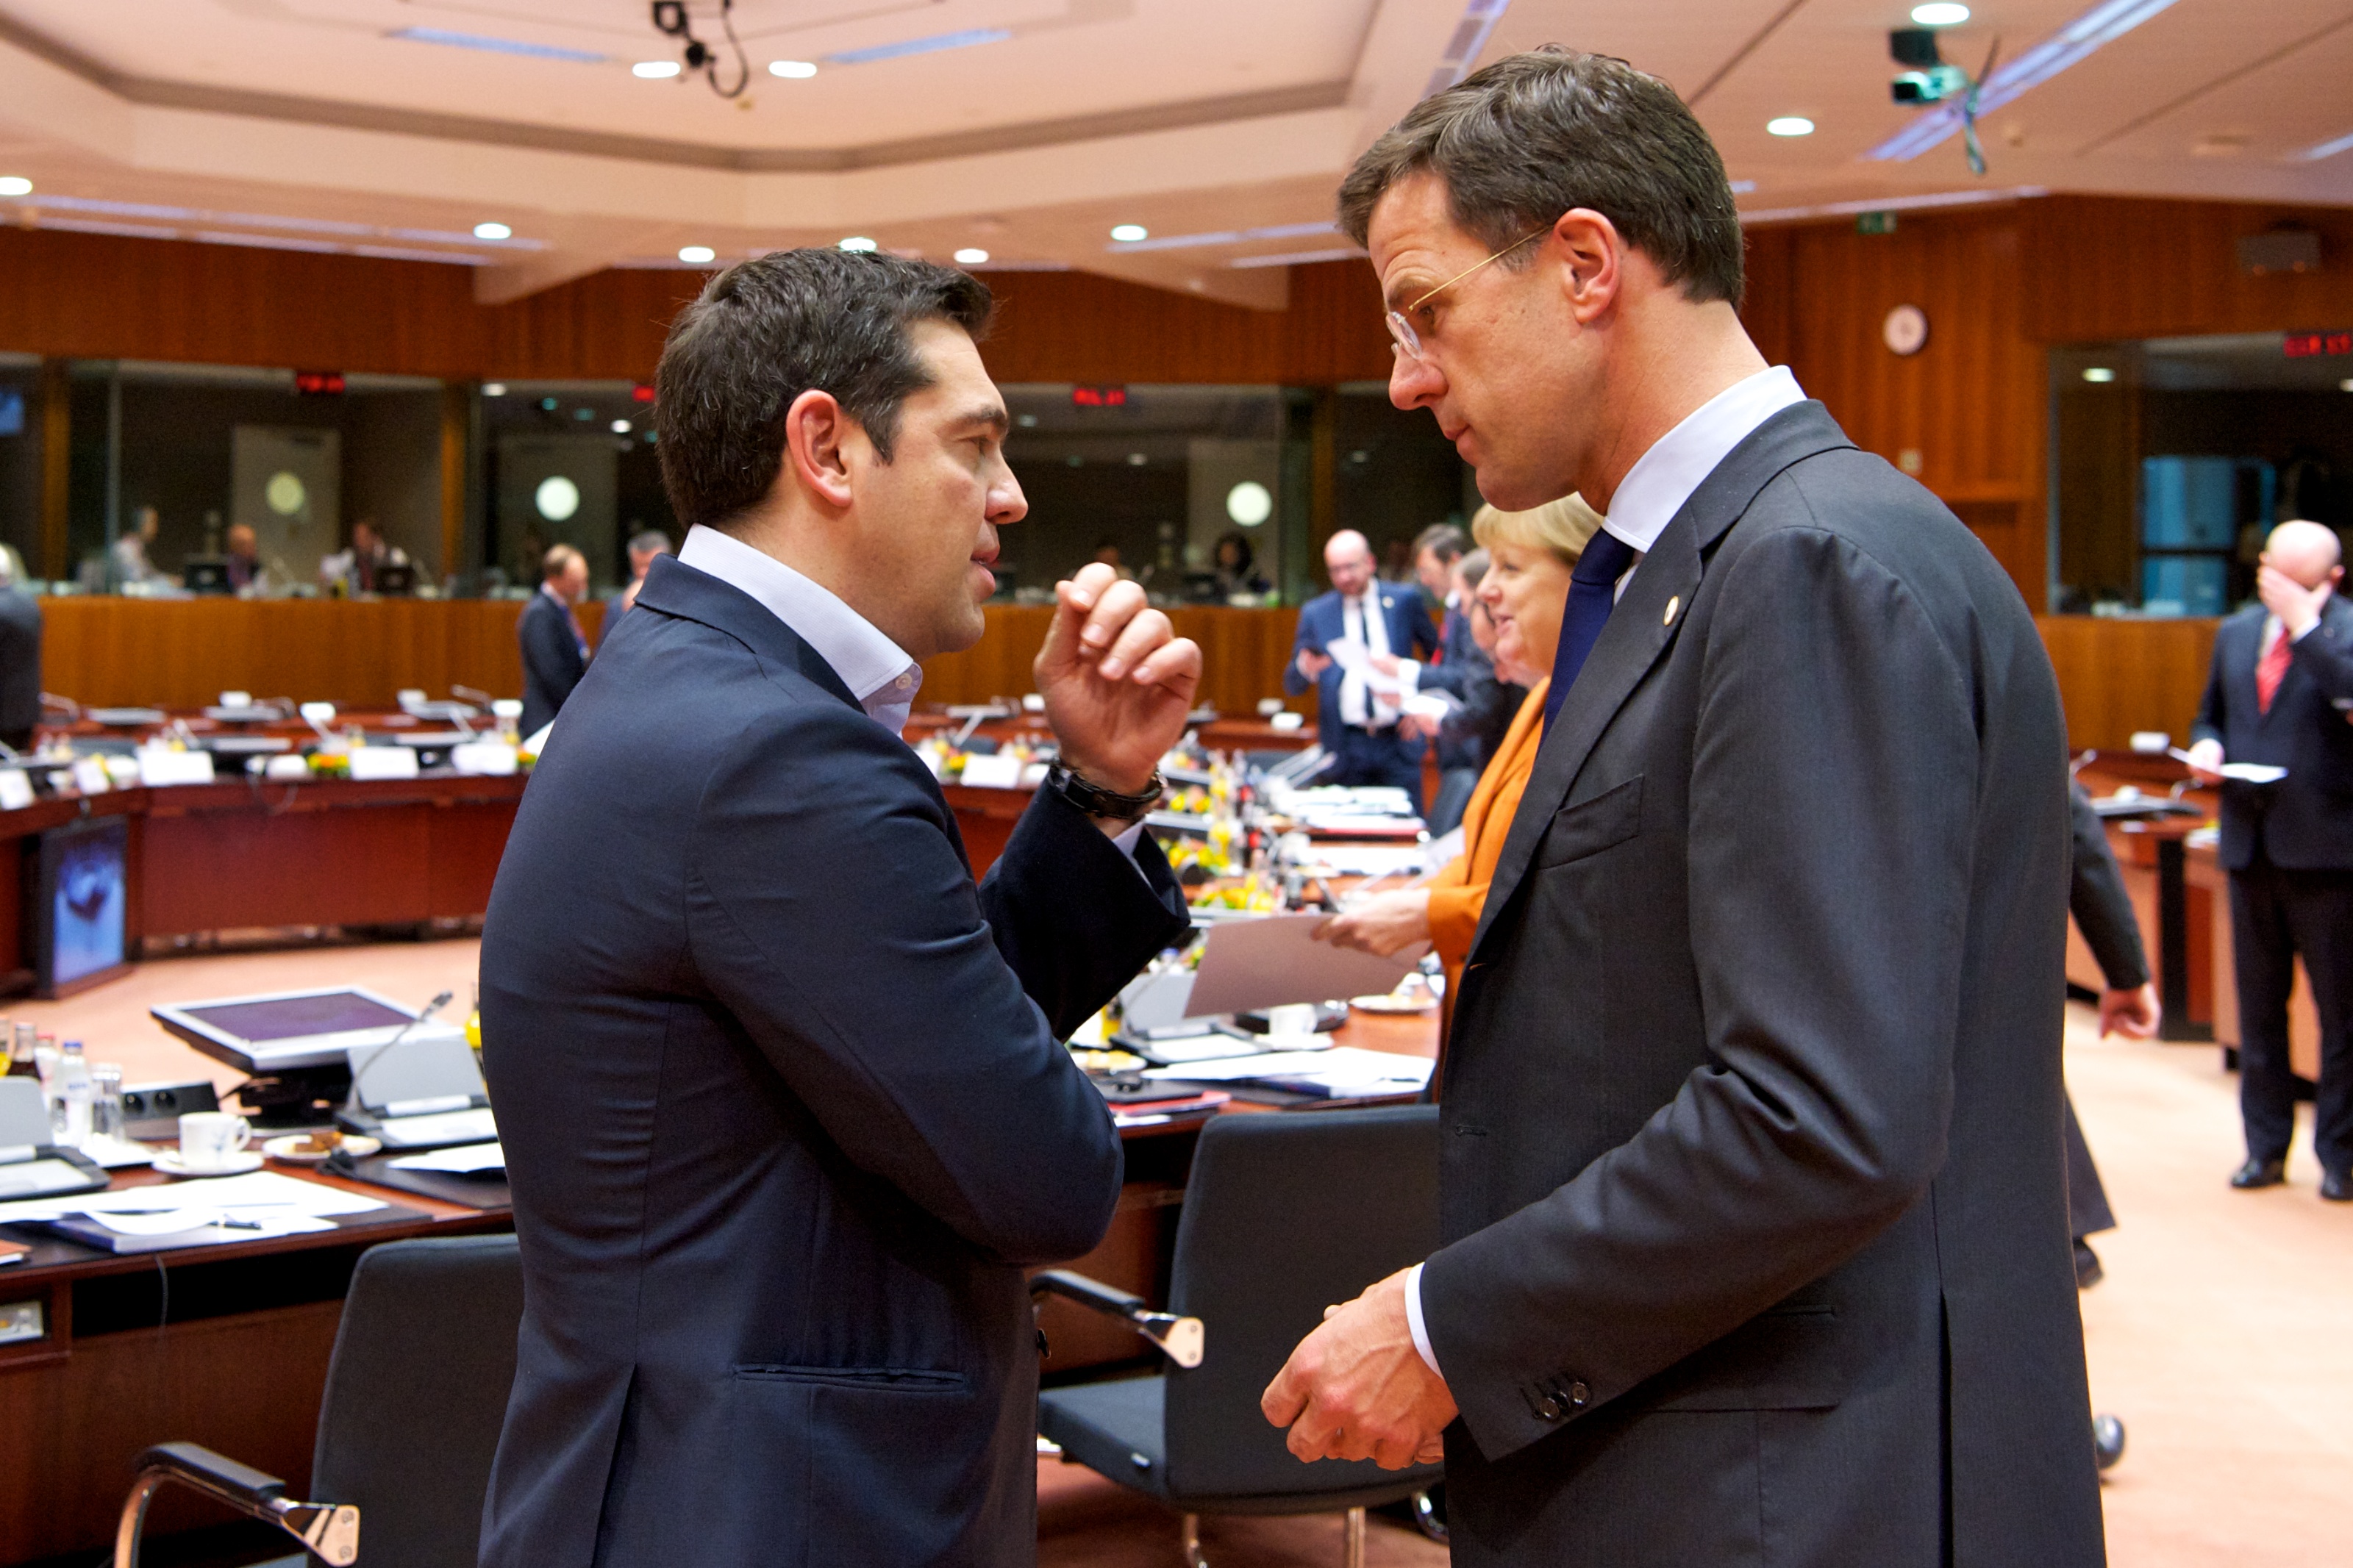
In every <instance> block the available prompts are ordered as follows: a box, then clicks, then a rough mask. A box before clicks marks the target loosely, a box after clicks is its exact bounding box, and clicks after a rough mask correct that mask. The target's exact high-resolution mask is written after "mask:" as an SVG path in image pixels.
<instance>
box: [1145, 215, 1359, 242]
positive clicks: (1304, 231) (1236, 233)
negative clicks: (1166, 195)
mask: <svg viewBox="0 0 2353 1568" xmlns="http://www.w3.org/2000/svg"><path fill="white" fill-rule="evenodd" d="M1339 232H1340V230H1339V227H1338V226H1337V225H1335V224H1334V223H1333V222H1332V221H1331V220H1330V219H1328V218H1326V219H1324V220H1322V221H1320V222H1317V223H1280V224H1275V225H1273V226H1270V227H1267V228H1221V229H1213V230H1211V231H1209V232H1208V233H1207V234H1164V235H1162V236H1161V237H1159V238H1158V239H1153V240H1145V241H1135V240H1129V241H1126V242H1125V243H1127V244H1129V245H1131V246H1134V247H1137V248H1139V249H1144V250H1198V249H1201V248H1202V247H1207V246H1213V245H1242V244H1246V243H1248V242H1250V241H1251V240H1258V239H1312V238H1315V237H1321V236H1324V235H1335V234H1338V233H1339ZM1112 237H1113V239H1118V238H1119V237H1120V235H1119V231H1118V230H1117V229H1114V230H1113V231H1112Z"/></svg>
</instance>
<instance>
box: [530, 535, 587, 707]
mask: <svg viewBox="0 0 2353 1568" xmlns="http://www.w3.org/2000/svg"><path fill="white" fill-rule="evenodd" d="M539 574H540V583H539V592H538V593H536V594H533V595H532V596H531V602H530V603H529V604H527V605H524V606H523V607H522V615H520V616H516V617H515V641H516V642H517V643H518V644H519V645H520V646H521V647H522V734H523V737H524V738H525V739H526V740H528V739H529V738H530V737H532V736H533V735H536V734H538V733H539V732H540V731H542V730H543V729H545V728H546V727H547V726H548V725H549V724H550V723H552V722H553V721H554V719H555V716H556V714H557V713H559V712H561V711H562V710H563V709H564V704H565V701H566V700H569V699H570V698H571V696H572V689H573V688H574V687H575V686H578V685H579V684H580V678H581V677H582V676H583V675H586V673H587V672H588V639H587V637H585V636H583V635H582V634H581V630H580V617H579V616H578V615H577V614H576V613H575V611H574V609H573V606H574V605H577V604H579V603H580V600H581V596H582V595H585V594H586V593H587V592H588V563H587V561H586V559H584V558H583V557H582V555H581V553H580V552H578V551H577V550H575V549H573V548H572V546H570V545H569V544H558V545H555V546H554V547H552V548H551V549H550V550H549V551H548V552H547V554H546V555H545V556H544V557H543V559H542V560H541V562H540V573H539Z"/></svg>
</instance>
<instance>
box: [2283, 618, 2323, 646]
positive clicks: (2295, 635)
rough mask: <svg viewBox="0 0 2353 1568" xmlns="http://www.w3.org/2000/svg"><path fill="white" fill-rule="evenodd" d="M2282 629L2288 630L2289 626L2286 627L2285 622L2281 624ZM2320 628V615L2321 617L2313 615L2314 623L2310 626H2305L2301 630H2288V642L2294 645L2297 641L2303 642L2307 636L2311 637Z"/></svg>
mask: <svg viewBox="0 0 2353 1568" xmlns="http://www.w3.org/2000/svg"><path fill="white" fill-rule="evenodd" d="M2280 629H2281V630H2282V631H2287V627H2286V626H2285V625H2284V624H2283V625H2282V626H2281V627H2280ZM2319 629H2320V617H2319V616H2313V617H2312V625H2310V626H2306V627H2305V628H2304V630H2302V631H2300V632H2288V634H2287V640H2288V643H2289V645H2290V646H2294V645H2295V644H2296V643H2300V642H2302V641H2303V640H2304V639H2305V638H2306V637H2310V636H2311V635H2312V634H2313V633H2314V632H2316V631H2318V630H2319Z"/></svg>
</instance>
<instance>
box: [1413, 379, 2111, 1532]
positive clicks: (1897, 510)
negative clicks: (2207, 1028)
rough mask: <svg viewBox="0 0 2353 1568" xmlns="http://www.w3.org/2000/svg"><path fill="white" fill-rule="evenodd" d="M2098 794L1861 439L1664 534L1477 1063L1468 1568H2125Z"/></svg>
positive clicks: (1790, 459) (2016, 648) (1454, 1499)
mask: <svg viewBox="0 0 2353 1568" xmlns="http://www.w3.org/2000/svg"><path fill="white" fill-rule="evenodd" d="M2066 792H2067V777H2066V750H2065V738H2064V731H2063V726H2062V724H2061V721H2060V713H2059V702H2058V693H2057V689H2056V686H2055V683H2054V682H2053V679H2052V674H2051V667H2050V663H2049V660H2048V659H2047V658H2046V657H2045V655H2044V653H2043V650H2042V643H2041V641H2040V640H2039V638H2038V637H2037V636H2036V633H2035V628H2034V625H2033V621H2032V619H2031V616H2029V615H2028V613H2027V610H2026V606H2025V605H2024V604H2023V603H2022V602H2021V600H2020V598H2019V595H2018V593H2017V590H2016V589H2015V588H2014V587H2012V586H2011V584H2010V582H2009V581H2008V579H2007V578H2005V577H2004V576H2003V574H2002V573H2001V571H2000V568H1999V567H1998V566H1997V565H1996V564H1995V563H1994V561H1993V559H1992V558H1991V557H1990V556H1989V555H1988V554H1987V553H1986V552H1985V550H1984V549H1983V548H1982V547H1981V546H1980V545H1979V544H1978V542H1976V541H1975V540H1974V539H1973V538H1971V537H1970V535H1969V534H1968V531H1966V530H1964V529H1963V528H1962V527H1961V525H1960V524H1959V523H1958V522H1957V521H1955V520H1954V518H1953V517H1952V515H1951V514H1950V513H1949V512H1947V510H1945V509H1944V508H1943V507H1941V506H1939V505H1938V504H1937V503H1936V500H1935V499H1934V498H1933V497H1931V496H1930V495H1929V494H1928V493H1927V492H1926V490H1923V489H1920V488H1919V487H1918V486H1917V485H1915V484H1914V483H1913V482H1912V481H1910V480H1908V479H1904V478H1903V477H1902V476H1900V475H1898V474H1897V473H1896V472H1895V471H1894V469H1893V468H1889V467H1888V466H1887V465H1886V464H1885V463H1883V462H1882V461H1880V460H1879V459H1878V458H1873V457H1868V456H1865V455H1863V454H1862V453H1860V452H1857V451H1856V450H1854V449H1853V448H1852V446H1851V445H1850V444H1849V443H1848V442H1847V440H1846V437H1844V435H1843V434H1842V433H1841V431H1840V430H1839V428H1838V426H1837V425H1836V424H1835V423H1833V422H1832V421H1831V418H1830V416H1829V415H1828V414H1827V413H1825V412H1824V411H1823V410H1822V408H1821V407H1820V405H1818V404H1805V405H1799V406H1797V407H1794V408H1790V409H1786V410H1784V411H1783V412H1781V413H1780V414H1778V415H1776V416H1774V417H1773V418H1772V419H1770V420H1768V421H1767V423H1766V424H1765V425H1764V426H1762V427H1761V428H1759V429H1758V430H1757V431H1756V432H1755V433H1753V434H1752V435H1751V436H1750V437H1748V438H1747V439H1746V440H1745V441H1744V442H1743V443H1742V444H1741V445H1740V446H1739V447H1736V448H1735V449H1734V451H1733V452H1732V453H1731V454H1730V455H1729V456H1728V457H1727V458H1725V461H1724V462H1723V463H1722V464H1721V465H1720V466H1719V467H1718V468H1716V469H1715V472H1714V473H1713V474H1711V475H1710V476H1709V477H1708V478H1707V479H1705V480H1704V482H1703V483H1702V484H1701V486H1700V487H1699V489H1698V490H1697V491H1696V492H1695V493H1694V495H1693V496H1692V498H1691V499H1690V500H1689V501H1688V502H1687V503H1686V504H1685V505H1684V507H1683V510H1681V511H1680V512H1679V513H1678V514H1677V515H1676V517H1675V518H1674V520H1673V521H1672V522H1671V523H1670V524H1669V525H1668V527H1667V529H1666V531H1665V532H1664V533H1663V534H1662V536H1661V537H1660V539H1659V541H1658V542H1657V544H1656V546H1655V547H1654V548H1653V549H1652V550H1651V552H1650V554H1649V555H1648V556H1647V557H1646V558H1645V559H1644V560H1643V562H1642V563H1641V566H1640V567H1639V568H1638V569H1637V570H1636V572H1635V573H1634V574H1633V577H1632V578H1631V580H1630V582H1629V584H1628V585H1627V589H1626V593H1625V595H1624V597H1623V598H1622V599H1621V601H1620V603H1619V605H1618V606H1617V609H1616V611H1615V613H1614V614H1613V615H1612V616H1611V617H1610V619H1609V623H1608V625H1607V626H1606V627H1605V628H1604V630H1603V631H1602V634H1601V637H1600V640H1599V642H1598V643H1597V644H1596V645H1595V647H1594V650H1593V653H1592V655H1591V658H1590V661H1589V662H1588V664H1587V665H1586V667H1585V669H1584V672H1583V674H1582V675H1581V676H1580V677H1579V679H1577V684H1576V686H1575V687H1574V689H1571V691H1570V692H1569V694H1568V697H1567V702H1566V704H1565V706H1564V707H1563V709H1562V710H1561V714H1560V718H1559V721H1558V722H1557V723H1556V726H1555V727H1554V730H1553V732H1552V733H1551V735H1550V736H1549V737H1548V738H1547V739H1546V742H1545V744H1544V747H1543V750H1542V751H1541V752H1539V753H1538V756H1537V760H1536V763H1535V773H1534V774H1533V776H1532V777H1531V779H1530V781H1529V784H1528V789H1527V793H1526V795H1525V798H1524V799H1523V801H1522V803H1521V805H1520V809H1519V814H1518V816H1517V817H1516V819H1515V820H1514V824H1513V827H1512V832H1511V837H1510V838H1509V839H1508V840H1507V841H1506V844H1505V847H1504V853H1503V857H1502V859H1501V862H1500V864H1499V865H1498V866H1497V868H1496V871H1495V878H1494V882H1493V890H1492V892H1491V893H1490V896H1489V898H1488V901H1487V906H1486V910H1485V913H1484V917H1483V919H1482V922H1481V926H1480V930H1479V932H1478V934H1477V936H1476V938H1475V940H1474V942H1473V945H1472V952H1471V958H1470V963H1469V967H1468V970H1467V972H1466V973H1465V975H1464V979H1463V984H1462V988H1461V998H1460V1000H1459V1002H1458V1003H1457V1011H1456V1014H1455V1020H1454V1032H1453V1035H1452V1037H1451V1042H1450V1045H1449V1047H1448V1055H1447V1064H1446V1090H1445V1105H1444V1124H1445V1129H1446V1137H1445V1141H1444V1156H1443V1159H1444V1164H1443V1177H1442V1205H1443V1208H1442V1225H1443V1234H1444V1236H1445V1237H1448V1238H1449V1242H1450V1244H1449V1245H1448V1246H1446V1247H1442V1248H1441V1249H1440V1251H1439V1252H1437V1253H1436V1254H1435V1255H1433V1256H1432V1257H1431V1258H1430V1262H1429V1265H1428V1268H1427V1269H1426V1270H1425V1273H1424V1277H1423V1282H1422V1300H1423V1304H1424V1308H1425V1313H1426V1317H1427V1321H1428V1324H1429V1328H1430V1338H1431V1341H1432V1344H1433V1347H1434V1350H1435V1352H1436V1355H1437V1358H1438V1361H1439V1363H1440V1366H1441V1368H1442V1369H1443V1370H1444V1372H1445V1374H1446V1376H1447V1379H1448V1382H1449V1384H1450V1385H1451V1388H1452V1390H1453V1393H1454V1395H1455V1398H1456V1399H1457V1401H1458V1402H1459V1403H1460V1405H1461V1411H1462V1415H1461V1420H1460V1421H1459V1422H1458V1423H1457V1424H1456V1425H1455V1426H1453V1427H1451V1429H1450V1431H1449V1433H1448V1442H1447V1481H1448V1491H1449V1498H1450V1511H1451V1519H1452V1525H1453V1540H1454V1561H1455V1563H1457V1564H1461V1565H1466V1568H1467V1565H1470V1564H1482V1563H1544V1564H1546V1565H1547V1568H1552V1565H1556V1564H1587V1563H1589V1564H1594V1565H1596V1568H1600V1565H1603V1564H1607V1565H1608V1568H1633V1565H1639V1564H1651V1563H1655V1564H1660V1565H1661V1568H1666V1565H1669V1564H1672V1565H1674V1568H1691V1565H1693V1564H1707V1563H1770V1564H1793V1563H1803V1564H1833V1563H1835V1564H1853V1565H1855V1568H1894V1565H1899V1564H1903V1565H1909V1564H1920V1565H1923V1568H1932V1565H1936V1564H1939V1563H1954V1564H1963V1565H1970V1564H1994V1563H2002V1564H2010V1563H2015V1564H2033V1565H2035V1568H2070V1565H2074V1564H2092V1563H2099V1562H2100V1561H2101V1560H2102V1552H2103V1548H2102V1543H2101V1522H2100V1504H2099V1497H2098V1491H2097V1483H2096V1479H2095V1478H2094V1469H2093V1463H2092V1450H2091V1444H2090V1442H2089V1440H2088V1427H2087V1424H2086V1420H2085V1412H2086V1410H2087V1407H2088V1405H2087V1395H2086V1393H2085V1384H2084V1359H2083V1342H2082V1331H2081V1327H2080V1323H2079V1320H2078V1318H2077V1315H2076V1308H2075V1290H2074V1279H2073V1273H2072V1269H2071V1264H2070V1258H2069V1248H2068V1233H2067V1219H2066V1189H2065V1181H2064V1177H2063V1164H2062V1153H2061V1142H2060V1136H2061V1135H2060V1127H2061V1109H2060V1107H2061V1085H2060V1071H2059V1039H2060V1010H2061V1006H2062V1002H2063V986H2064V981H2063V958H2064V938H2065V921H2066V910H2067V875H2068V816H2067V793H2066Z"/></svg>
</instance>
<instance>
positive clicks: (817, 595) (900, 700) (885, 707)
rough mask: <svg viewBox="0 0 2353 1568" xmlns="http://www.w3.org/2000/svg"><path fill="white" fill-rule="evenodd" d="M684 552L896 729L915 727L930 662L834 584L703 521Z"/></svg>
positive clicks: (689, 562) (697, 567) (694, 564)
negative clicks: (762, 610)
mask: <svg viewBox="0 0 2353 1568" xmlns="http://www.w3.org/2000/svg"><path fill="white" fill-rule="evenodd" d="M678 558H679V560H680V561H681V562H682V563H685V564H686V565H689V566H691V567H693V568H694V569H695V570H696V571H698V572H707V573H709V574H711V575H712V576H713V577H716V578H718V579H719V580H720V581H721V582H723V583H724V584H727V585H728V586H730V587H733V588H741V589H742V590H743V591H744V592H745V593H746V594H749V595H752V597H754V599H757V600H759V601H760V603H761V604H763V605H766V606H767V607H768V609H769V610H770V611H771V612H772V613H773V614H774V615H775V616H776V619H778V620H780V621H782V622H784V623H785V625H786V626H790V627H792V628H793V631H794V633H795V635H797V637H799V638H800V639H801V641H803V642H805V643H807V644H808V645H809V647H813V648H815V649H816V650H817V656H818V658H821V659H823V660H825V662H826V663H827V664H828V665H830V666H831V667H832V668H833V672H834V674H836V675H838V676H839V677H841V683H842V684H843V685H844V686H847V687H848V688H849V694H850V695H851V696H852V697H854V698H856V699H858V705H859V706H860V708H863V709H864V710H866V713H867V716H868V717H869V718H871V719H872V720H873V721H875V722H876V723H878V724H880V725H881V726H882V727H883V728H884V729H886V730H888V731H891V733H892V734H893V735H895V734H897V733H899V731H902V730H904V729H905V728H906V727H907V712H908V710H910V709H912V708H913V707H914V705H915V693H916V691H917V690H919V689H921V688H922V686H923V666H921V665H919V664H917V663H916V662H915V661H914V660H913V659H912V658H908V657H907V655H906V653H905V651H904V650H903V649H902V648H901V647H899V645H898V644H897V643H894V642H892V640H891V639H890V638H889V637H884V636H883V635H882V634H881V632H879V631H877V630H876V629H875V628H874V623H872V622H871V621H870V620H868V619H867V618H866V617H865V616H861V615H860V614H859V613H858V612H857V611H856V610H853V609H851V608H850V607H849V605H845V604H843V603H842V602H841V600H840V598H839V596H838V595H835V594H834V593H833V591H832V590H830V589H828V588H825V587H821V586H819V585H818V584H816V583H814V582H812V581H810V580H809V579H808V578H807V577H804V576H802V575H801V574H799V573H797V572H796V571H794V570H793V569H792V568H791V567H789V566H787V565H786V564H785V563H783V562H781V561H779V560H777V559H776V557H775V556H773V555H770V554H768V553H767V552H765V551H762V550H755V549H754V548H753V547H752V546H750V545H748V544H746V543H744V542H743V541H742V540H740V539H738V538H736V537H735V536H734V535H733V534H732V533H722V532H720V531H719V530H717V529H715V528H704V527H702V525H701V524H697V525H696V526H695V527H693V528H691V529H689V530H688V531H687V534H686V544H685V546H684V548H682V549H681V550H680V551H679V552H678Z"/></svg>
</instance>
